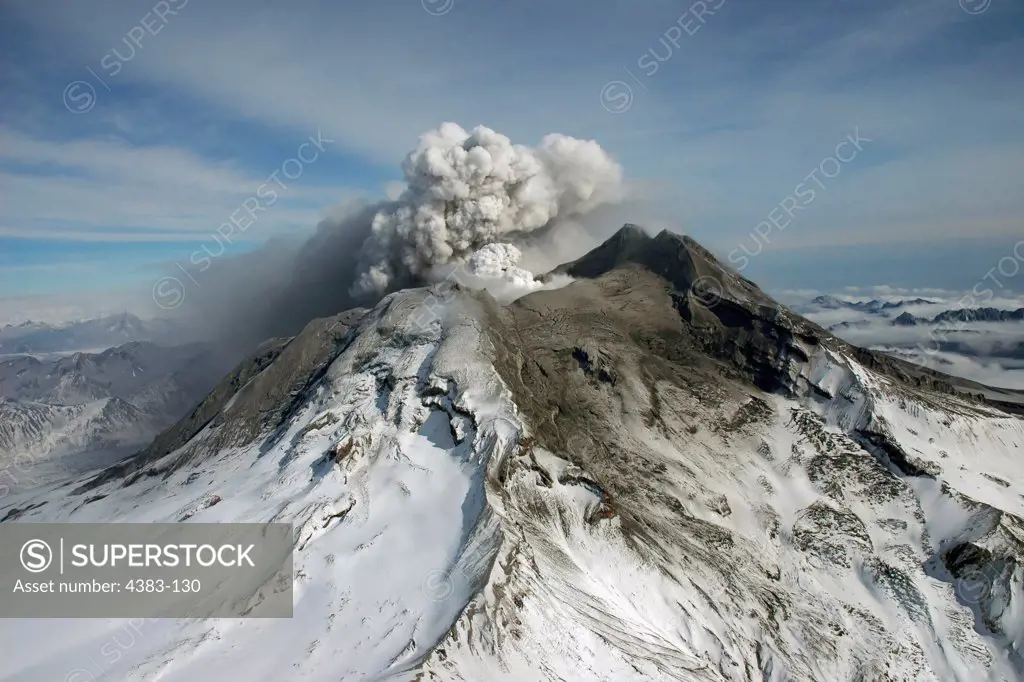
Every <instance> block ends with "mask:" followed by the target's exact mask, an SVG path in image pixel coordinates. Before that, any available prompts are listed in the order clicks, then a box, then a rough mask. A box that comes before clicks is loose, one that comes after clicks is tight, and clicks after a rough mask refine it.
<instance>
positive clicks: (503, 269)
mask: <svg viewBox="0 0 1024 682" xmlns="http://www.w3.org/2000/svg"><path fill="white" fill-rule="evenodd" d="M522 257H523V252H522V251H520V250H519V249H517V248H516V247H514V246H513V245H511V244H488V245H487V246H484V247H483V248H481V249H480V250H479V251H475V252H474V253H473V254H472V255H471V256H470V257H469V258H468V259H467V260H466V268H467V269H468V270H469V272H470V273H471V274H473V275H476V276H477V277H481V278H491V279H503V280H507V281H508V282H510V283H512V284H514V285H516V286H519V287H522V288H524V289H529V288H535V287H536V286H539V283H537V282H536V280H535V279H534V276H533V273H532V272H530V271H529V270H525V269H523V268H521V267H519V260H520V259H521V258H522Z"/></svg>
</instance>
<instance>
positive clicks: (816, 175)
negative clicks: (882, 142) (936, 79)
mask: <svg viewBox="0 0 1024 682" xmlns="http://www.w3.org/2000/svg"><path fill="white" fill-rule="evenodd" d="M873 141H874V140H872V139H871V138H869V137H863V136H862V135H861V134H860V127H859V126H858V127H855V128H854V129H853V132H852V133H850V134H849V135H847V136H846V137H845V138H844V139H843V140H842V141H840V142H839V144H837V145H836V147H835V149H834V150H833V153H832V154H830V155H828V156H826V157H824V158H823V159H822V160H821V161H819V162H818V164H817V166H815V167H814V168H813V169H812V170H811V172H810V173H808V174H807V175H806V176H804V179H803V180H802V181H801V182H799V183H797V185H796V187H794V188H793V191H792V193H790V194H789V195H787V196H786V197H785V198H784V199H783V200H782V201H780V202H779V203H778V204H776V205H775V206H774V207H773V208H772V210H770V211H769V212H768V216H767V218H768V219H767V220H762V221H761V222H759V223H758V224H757V225H756V226H755V227H754V229H753V230H752V231H751V232H750V234H749V235H748V236H749V237H750V238H751V240H752V241H753V242H754V248H753V249H748V248H747V245H746V244H740V245H739V246H738V247H737V248H735V249H733V250H732V251H730V252H729V262H730V263H732V264H733V265H735V266H736V270H737V271H739V272H743V270H745V269H746V267H747V266H748V265H749V264H750V259H751V258H754V257H755V256H758V255H760V254H761V251H763V250H764V247H765V246H767V245H768V244H771V238H770V237H771V235H772V234H773V233H775V232H782V231H783V230H785V229H786V228H787V227H789V226H790V224H792V222H793V220H794V219H795V216H796V214H797V213H799V212H800V211H804V210H806V209H807V208H808V207H809V206H810V205H811V204H812V203H814V201H815V199H817V197H818V195H819V193H821V192H822V191H824V190H825V189H827V188H828V184H827V183H826V182H825V181H826V180H832V179H833V178H836V177H837V176H838V175H839V174H840V173H842V171H843V167H844V166H845V165H846V164H849V163H851V162H852V161H853V160H854V159H856V158H857V156H858V155H859V154H860V153H861V152H862V151H864V145H865V144H866V143H868V142H873ZM815 187H817V189H815ZM740 251H742V253H740Z"/></svg>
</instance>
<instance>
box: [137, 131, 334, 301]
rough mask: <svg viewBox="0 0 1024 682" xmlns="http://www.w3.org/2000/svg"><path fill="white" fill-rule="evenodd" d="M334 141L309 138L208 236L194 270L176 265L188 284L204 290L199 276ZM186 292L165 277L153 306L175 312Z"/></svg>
mask: <svg viewBox="0 0 1024 682" xmlns="http://www.w3.org/2000/svg"><path fill="white" fill-rule="evenodd" d="M335 141H336V140H333V139H331V138H329V137H324V134H323V132H322V131H321V130H319V129H318V130H317V131H316V136H313V135H310V136H309V138H308V139H307V140H305V141H303V142H302V143H301V144H300V145H299V146H298V148H297V149H296V150H295V156H292V157H289V158H287V159H285V160H284V161H283V162H282V163H281V165H280V167H279V168H277V170H275V171H274V172H273V173H271V174H270V175H269V176H267V179H266V181H264V182H263V183H262V184H260V186H259V187H257V188H256V191H255V192H254V193H253V194H252V196H249V197H247V198H246V199H245V200H244V201H242V203H241V204H240V205H239V206H238V208H236V209H235V210H234V211H232V212H231V215H229V216H228V217H227V219H226V220H225V221H224V222H223V223H221V225H220V227H218V228H217V229H216V230H214V231H213V232H211V233H210V234H209V238H208V239H207V240H206V243H204V244H202V245H201V246H200V248H198V249H196V250H195V251H193V252H192V253H191V254H190V255H189V259H188V260H189V264H190V265H191V266H192V267H185V266H184V265H182V264H181V263H179V262H177V261H175V262H174V265H175V266H177V268H178V269H179V270H181V273H182V274H183V275H184V276H185V278H186V279H187V280H188V281H190V282H192V284H194V285H195V286H196V288H199V289H201V288H202V285H201V284H200V283H199V280H198V279H197V278H196V275H198V274H200V273H203V272H206V271H207V270H209V269H210V268H211V267H212V266H213V261H215V260H217V259H218V258H220V257H221V256H223V255H224V254H225V253H227V251H228V247H229V246H231V245H233V244H234V241H233V240H234V239H240V237H241V235H244V234H245V232H246V231H247V230H248V229H249V228H250V227H252V226H253V225H255V224H256V223H257V222H259V219H260V217H261V216H262V214H263V212H264V211H266V210H267V209H269V208H270V207H271V206H273V205H274V204H276V203H277V201H278V199H279V198H280V197H281V194H280V193H281V192H287V191H288V188H289V185H288V183H286V182H285V180H288V181H295V180H298V179H299V178H301V177H302V175H303V173H305V170H306V167H307V166H309V165H312V164H314V163H316V161H317V160H318V159H319V158H320V155H321V154H323V153H325V152H326V151H327V145H329V144H332V143H334V142H335ZM185 289H186V286H185V280H184V279H179V278H178V277H173V276H170V275H165V276H163V277H161V278H160V279H158V280H156V281H155V282H154V283H153V289H152V292H151V293H152V298H153V302H154V303H155V304H156V305H157V307H158V308H160V309H161V310H174V309H175V308H178V307H180V306H181V304H182V303H184V302H185V297H186V296H185Z"/></svg>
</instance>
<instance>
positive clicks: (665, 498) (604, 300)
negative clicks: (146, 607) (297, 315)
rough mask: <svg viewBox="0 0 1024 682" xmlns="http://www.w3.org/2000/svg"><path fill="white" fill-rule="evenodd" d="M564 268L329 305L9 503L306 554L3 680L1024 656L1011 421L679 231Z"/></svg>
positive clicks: (27, 652) (70, 633) (97, 628)
mask: <svg viewBox="0 0 1024 682" xmlns="http://www.w3.org/2000/svg"><path fill="white" fill-rule="evenodd" d="M602 249H603V250H602ZM562 272H564V273H567V274H570V275H572V276H574V277H577V278H578V279H577V281H575V282H574V283H572V284H570V285H569V286H567V287H565V288H563V289H559V290H554V291H544V292H539V293H534V294H531V295H529V296H527V297H525V298H522V299H520V300H518V301H516V302H514V303H512V304H510V305H509V306H505V307H502V306H499V305H498V304H497V303H496V302H495V301H494V300H493V299H490V298H489V297H488V296H486V295H484V294H479V293H473V292H468V291H459V292H456V293H455V294H454V295H452V296H443V297H442V298H443V299H444V300H445V303H443V304H439V303H438V298H437V297H435V296H434V295H432V294H430V293H429V292H427V291H425V290H421V289H417V290H407V291H402V292H398V293H395V294H392V295H390V296H388V297H386V298H385V299H384V300H382V301H381V302H380V303H379V304H378V305H377V306H376V307H375V308H374V309H372V310H369V311H353V312H350V313H348V314H346V315H343V316H339V317H338V318H334V319H331V320H321V321H315V322H313V323H311V324H310V325H309V326H308V327H307V328H306V329H305V330H304V331H303V332H302V333H301V334H300V335H298V336H297V337H296V338H294V339H292V340H291V341H290V342H288V343H287V344H284V345H275V346H274V347H273V349H271V350H268V351H266V352H265V353H264V354H263V355H260V356H258V358H256V359H254V361H253V363H252V364H251V365H250V366H246V367H245V368H244V369H239V370H238V371H236V373H234V374H232V375H231V376H229V377H228V378H227V379H226V380H225V381H224V382H222V384H221V385H220V386H218V388H217V389H215V391H214V393H213V394H211V397H210V398H209V399H208V400H207V401H206V402H205V403H204V404H203V405H200V406H199V407H198V408H197V409H196V411H195V412H194V413H193V415H190V416H189V417H187V418H186V419H185V420H183V421H182V422H181V423H180V424H179V425H178V426H177V427H175V428H174V429H171V430H170V431H168V432H166V433H165V434H163V435H162V436H161V438H160V439H158V441H157V442H156V443H154V445H153V446H151V447H150V448H148V449H147V450H146V451H145V452H144V453H142V454H141V455H139V457H138V459H137V460H136V461H135V462H134V463H133V464H132V465H130V466H129V465H124V466H120V467H116V468H113V469H111V470H109V471H108V472H106V473H105V474H103V475H100V476H97V477H94V478H92V479H89V480H82V481H78V482H77V487H69V486H64V487H62V488H59V489H42V490H37V491H36V492H35V493H34V494H33V495H21V496H12V497H11V498H9V499H7V500H3V501H0V519H5V520H6V521H7V522H12V521H16V522H32V521H44V520H45V521H75V522H85V521H182V522H208V521H247V522H267V521H283V522H289V523H292V524H293V525H294V527H295V552H296V561H295V577H294V580H295V616H294V618H293V619H291V620H253V621H243V620H210V621H199V622H186V621H180V622H178V621H161V622H157V623H154V622H149V623H143V624H142V625H141V626H140V627H137V628H136V629H137V632H135V633H133V634H132V635H131V637H130V639H131V645H130V646H126V645H124V644H123V642H126V641H127V640H128V636H127V635H125V634H124V632H123V631H124V629H125V628H126V626H127V624H126V623H124V622H119V621H110V622H103V623H89V624H83V622H81V621H69V622H52V621H40V622H12V621H0V641H3V642H4V643H5V651H9V653H8V655H7V656H6V663H7V665H6V666H5V667H4V669H3V671H2V672H0V680H10V681H12V682H29V681H35V680H42V679H66V676H67V675H69V674H70V673H71V672H75V671H77V670H79V669H80V670H82V671H84V673H81V674H80V676H79V677H77V678H72V679H73V680H74V682H79V681H80V680H89V679H110V680H127V679H131V680H158V679H159V680H161V682H176V681H179V680H181V681H185V680H187V681H189V682H204V681H206V680H218V681H220V680H224V679H231V680H234V679H244V680H254V681H255V680H266V681H268V682H270V681H279V680H325V681H326V680H331V681H335V680H383V679H389V680H467V681H468V680H472V681H473V682H477V681H481V680H487V681H490V680H516V681H520V680H530V681H533V680H608V681H612V680H614V681H616V682H619V681H622V680H778V681H782V680H853V679H856V680H931V679H936V680H964V681H965V682H966V681H967V680H970V681H972V682H973V681H976V680H987V679H991V680H1014V679H1021V678H1022V675H1024V662H1022V658H1021V656H1022V649H1021V647H1022V644H1024V632H1022V630H1021V623H1022V622H1024V614H1022V609H1024V593H1022V585H1024V524H1022V522H1021V517H1022V516H1024V497H1022V496H1021V491H1022V490H1024V474H1022V473H1021V471H1022V469H1021V466H1020V462H1021V454H1020V449H1019V448H1020V447H1021V446H1022V444H1024V421H1021V420H1020V419H1019V418H1018V417H1015V416H1013V415H1011V414H1009V413H1007V412H1004V411H1000V410H999V409H996V408H995V407H993V406H991V405H987V404H984V403H979V402H975V400H974V399H973V398H971V397H970V396H968V395H966V394H961V392H958V390H957V387H956V386H955V385H953V384H951V383H950V381H949V380H948V378H946V377H942V376H941V375H935V374H931V373H927V372H923V371H916V370H913V369H912V368H909V367H906V366H903V365H900V364H899V363H898V362H897V361H895V360H892V359H889V358H882V357H876V356H874V355H872V354H870V353H865V352H863V351H860V350H859V349H855V348H853V347H851V346H848V345H846V344H844V343H842V342H841V341H839V340H838V339H835V338H834V337H831V336H830V335H828V334H827V333H826V332H824V330H822V329H820V328H819V327H816V326H815V325H812V324H810V323H808V322H806V321H805V320H802V319H801V318H799V317H797V316H795V315H793V314H792V313H791V312H789V311H786V310H785V309H782V308H779V307H778V306H775V305H774V304H773V302H771V300H770V299H768V297H767V296H765V295H764V294H763V293H762V292H760V291H759V290H757V289H756V287H754V286H753V285H752V284H751V283H749V282H746V281H745V280H742V279H741V278H738V277H736V276H734V275H731V274H729V273H726V272H725V271H724V270H722V269H721V268H720V267H719V266H718V265H717V263H715V262H714V261H713V259H711V258H710V256H709V255H707V254H706V252H704V251H703V250H702V249H700V248H699V247H697V246H696V245H694V244H693V243H692V242H690V241H688V240H680V239H679V238H677V237H674V236H671V235H669V236H664V235H659V237H658V238H657V239H655V240H651V239H649V238H647V237H646V236H643V235H642V234H637V233H635V232H632V231H630V230H626V231H624V232H623V233H620V234H619V235H617V236H616V237H615V238H613V239H612V240H610V242H609V243H608V244H606V245H605V246H604V247H601V249H598V250H597V251H595V252H594V253H593V254H591V255H590V256H588V257H586V258H584V259H581V260H580V261H577V263H576V264H571V265H570V266H567V267H566V268H563V269H562ZM709 290H710V291H712V292H713V293H714V296H709V295H708V292H709ZM435 293H436V292H435ZM427 307H429V308H430V310H431V311H432V312H433V313H440V314H439V315H434V314H431V315H425V314H424V310H425V308H427ZM214 499H216V504H214ZM135 625H138V624H135ZM114 638H116V640H115V641H116V642H117V643H118V648H117V651H118V653H119V654H120V655H119V656H118V660H117V662H116V663H115V662H112V661H111V660H110V659H108V658H104V657H102V656H97V654H96V652H98V651H102V650H103V645H104V644H106V643H109V642H110V641H111V640H112V639H114ZM111 658H112V657H111ZM86 674H87V675H90V676H91V677H90V676H86Z"/></svg>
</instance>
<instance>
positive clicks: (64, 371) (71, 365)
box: [0, 342, 223, 482]
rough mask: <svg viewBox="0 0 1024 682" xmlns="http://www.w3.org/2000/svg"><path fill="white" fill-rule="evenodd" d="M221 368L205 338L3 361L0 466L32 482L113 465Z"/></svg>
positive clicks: (193, 398) (184, 406)
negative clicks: (200, 341) (67, 471)
mask: <svg viewBox="0 0 1024 682" xmlns="http://www.w3.org/2000/svg"><path fill="white" fill-rule="evenodd" d="M222 370H223V365H222V364H221V363H220V361H219V360H218V358H217V356H216V355H214V354H213V353H212V352H211V351H210V349H209V348H208V347H207V346H205V345H201V344H190V345H184V346H174V347H170V346H157V345H155V344H152V343H140V342H133V343H129V344H125V345H122V346H118V347H115V348H109V349H107V350H105V351H103V352H102V353H74V354H72V355H68V356H64V357H60V358H57V359H52V360H40V359H38V358H36V357H33V356H14V357H11V358H8V359H4V360H0V469H2V468H5V467H6V468H13V469H15V470H16V471H17V472H20V479H24V481H26V482H28V481H33V480H39V479H40V478H49V477H51V476H52V475H53V474H54V472H55V470H65V469H70V470H72V471H83V470H88V469H94V468H96V467H97V466H99V465H100V464H102V465H106V464H109V463H110V459H111V458H112V457H118V456H123V455H126V454H129V453H130V451H131V450H132V449H135V448H139V447H141V446H143V445H145V444H146V443H148V442H149V441H150V440H151V439H152V438H153V436H154V435H156V434H157V433H159V431H160V430H162V429H164V428H166V427H167V426H168V425H170V424H172V423H174V422H175V421H177V420H178V419H179V418H180V417H181V416H182V415H183V414H185V413H186V412H187V411H188V410H189V409H191V408H192V407H193V406H194V405H195V404H196V403H197V402H198V401H199V400H200V399H201V398H202V396H203V395H205V394H206V392H207V391H209V389H210V387H211V386H212V385H213V383H215V381H216V377H217V376H218V374H219V373H220V372H221V371H222ZM15 478H19V475H18V473H16V474H15Z"/></svg>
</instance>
